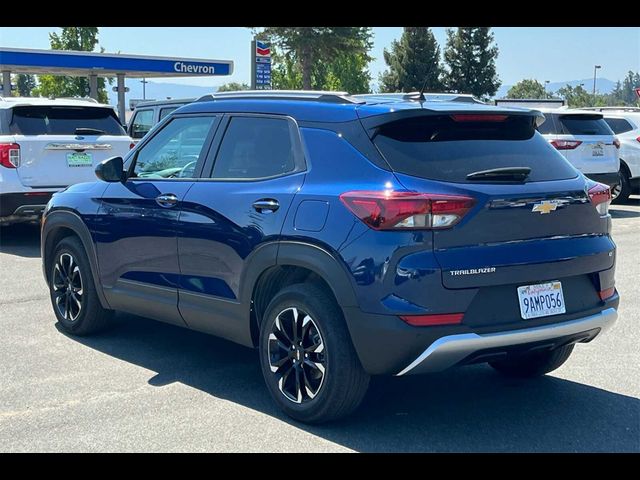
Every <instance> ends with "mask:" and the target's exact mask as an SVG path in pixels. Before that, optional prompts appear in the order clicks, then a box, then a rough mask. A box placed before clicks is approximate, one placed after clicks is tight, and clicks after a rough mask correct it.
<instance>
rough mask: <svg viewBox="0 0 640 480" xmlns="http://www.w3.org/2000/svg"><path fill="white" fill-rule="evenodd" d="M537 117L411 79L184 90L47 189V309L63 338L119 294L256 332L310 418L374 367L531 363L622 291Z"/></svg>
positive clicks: (237, 338)
mask: <svg viewBox="0 0 640 480" xmlns="http://www.w3.org/2000/svg"><path fill="white" fill-rule="evenodd" d="M541 121H542V117H541V114H540V113H539V112H536V111H529V110H522V109H510V108H506V107H493V106H486V105H480V104H473V103H469V102H456V101H435V100H434V101H421V99H420V98H418V97H416V96H411V95H409V96H406V97H404V96H397V97H396V98H392V97H388V96H386V97H385V96H380V97H376V96H364V97H353V96H349V95H347V94H340V93H331V92H262V93H261V92H238V93H228V94H220V95H216V96H215V97H209V98H208V99H204V100H203V101H197V102H194V103H191V104H189V105H186V106H184V107H182V108H180V109H179V110H177V111H175V112H174V113H173V114H172V115H170V116H169V117H167V118H165V119H164V120H163V121H162V122H161V123H160V124H159V125H158V126H157V127H156V128H154V130H153V131H152V132H150V134H149V135H147V136H145V138H144V139H143V140H142V141H141V142H140V144H138V146H137V147H136V148H135V149H134V150H133V151H132V152H131V153H129V154H128V155H127V157H126V158H125V159H124V161H123V159H122V158H113V159H111V160H108V161H105V162H103V163H102V164H101V165H100V166H99V167H98V168H97V169H96V173H97V175H98V177H99V178H101V179H102V180H103V181H96V182H94V183H85V184H80V185H76V186H74V187H71V188H68V189H67V190H65V191H64V192H62V193H59V194H57V195H55V196H54V198H53V199H52V200H51V202H50V203H49V204H48V206H47V208H46V212H45V215H44V219H43V226H42V260H43V269H44V275H45V278H46V280H47V282H48V284H49V287H50V292H51V300H52V304H53V309H54V312H55V315H56V317H57V319H58V321H59V322H60V324H61V325H62V327H63V328H64V329H65V330H66V331H68V332H70V333H72V334H76V335H87V334H90V333H93V332H96V331H98V330H100V329H101V328H103V327H104V326H105V325H106V324H107V323H108V321H109V318H110V316H111V314H112V312H113V311H115V310H119V311H124V312H130V313H132V314H138V315H143V316H146V317H150V318H154V319H157V320H161V321H164V322H168V323H171V324H174V325H179V326H182V327H188V328H191V329H194V330H199V331H202V332H207V333H211V334H214V335H218V336H220V337H224V338H227V339H229V340H232V341H234V342H237V343H240V344H242V345H246V346H248V347H255V348H258V349H259V352H260V355H259V356H260V361H261V364H262V372H263V374H264V379H265V381H266V384H267V386H268V389H269V392H270V393H271V395H272V397H273V399H274V400H275V402H276V403H277V404H278V405H279V406H280V407H281V408H282V409H283V410H284V411H285V412H286V413H287V414H288V415H290V416H292V417H293V418H295V419H298V420H301V421H305V422H322V421H327V420H331V419H335V418H338V417H341V416H344V415H347V414H348V413H349V412H351V411H353V410H354V409H355V408H356V407H357V406H358V405H359V403H360V402H361V400H362V398H363V396H364V395H365V392H366V390H367V386H368V383H369V377H370V375H408V374H416V373H425V372H434V371H440V370H444V369H447V368H449V367H453V366H458V365H466V364H471V363H478V362H488V363H489V364H490V365H492V366H493V367H494V368H495V369H496V370H497V371H499V372H500V373H502V374H505V375H511V376H518V377H534V376H538V375H543V374H545V373H547V372H550V371H552V370H554V369H556V368H558V367H559V366H560V365H562V364H563V363H564V362H565V360H567V358H568V357H569V355H570V354H571V351H572V350H573V348H574V345H575V344H576V343H581V342H589V341H591V340H593V339H594V338H595V337H597V336H598V335H600V334H601V333H602V332H603V331H604V330H606V329H607V328H609V327H610V326H611V325H612V324H613V323H614V322H615V320H616V317H617V313H616V311H617V307H618V302H619V297H618V294H617V292H616V290H615V286H614V267H615V252H616V247H615V244H614V243H613V241H612V239H611V236H610V227H611V218H610V216H609V214H608V206H609V203H610V200H611V195H610V191H609V188H608V187H607V186H605V185H602V184H598V183H596V182H593V181H592V180H589V179H587V178H586V177H584V176H583V175H582V174H580V173H579V172H578V171H577V170H576V169H575V168H574V167H573V166H571V164H570V163H569V162H567V160H565V158H564V157H563V156H562V155H561V154H560V153H558V151H556V149H554V148H553V147H552V146H551V145H549V143H548V142H547V141H545V139H544V138H543V137H542V136H541V135H540V134H539V133H538V132H537V131H536V125H537V124H539V123H540V122H541ZM427 401H428V399H425V402H427Z"/></svg>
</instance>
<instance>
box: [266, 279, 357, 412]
mask: <svg viewBox="0 0 640 480" xmlns="http://www.w3.org/2000/svg"><path fill="white" fill-rule="evenodd" d="M294 309H295V311H294ZM296 313H297V316H298V321H297V324H298V326H299V328H300V330H298V332H297V335H298V338H300V337H301V338H302V347H304V348H298V349H294V351H291V350H290V345H291V344H292V343H296V342H295V340H296V338H293V342H292V341H290V337H292V336H294V333H293V328H292V324H293V322H294V320H295V315H296ZM307 318H308V319H309V320H307ZM283 347H284V348H283ZM259 351H260V364H261V367H262V374H263V376H264V379H265V382H266V384H267V388H268V390H269V393H270V394H271V397H272V398H273V400H274V401H275V403H276V404H277V405H278V406H279V407H280V408H281V409H282V410H283V411H284V412H285V413H286V414H287V415H289V416H290V417H291V418H293V419H295V420H298V421H300V422H304V423H324V422H328V421H331V420H336V419H339V418H342V417H345V416H346V415H348V414H350V413H351V412H353V411H354V410H355V409H356V408H357V407H358V406H359V405H360V403H361V402H362V399H363V398H364V395H365V394H366V392H367V388H368V386H369V375H367V373H366V372H365V371H364V370H363V368H362V365H361V364H360V360H359V359H358V356H357V354H356V352H355V349H354V347H353V344H352V343H351V337H350V335H349V331H348V329H347V326H346V324H345V321H344V317H343V315H342V310H341V309H340V307H339V306H338V305H337V304H336V302H335V300H334V299H333V298H332V296H330V295H328V294H327V293H326V292H325V291H324V290H323V289H322V288H319V287H318V286H315V285H312V284H306V283H305V284H302V283H300V284H295V285H291V286H289V287H286V288H284V289H283V290H281V291H280V292H278V294H277V295H276V296H275V297H274V298H273V300H272V301H271V302H270V303H269V305H268V306H267V309H266V311H265V315H264V317H263V321H262V324H261V326H260V343H259ZM275 363H279V366H274V364H275ZM312 364H313V365H312ZM318 365H319V366H318ZM273 369H276V370H275V371H272V370H273ZM300 371H301V372H302V373H299V372H300ZM287 372H289V373H287ZM292 375H293V377H292ZM297 375H299V377H298V378H299V382H300V383H299V384H300V385H304V388H297V384H296V380H298V378H296V376H297ZM281 379H282V380H283V382H282V384H281V383H280V380H281ZM305 380H306V382H308V383H305ZM307 385H308V386H307Z"/></svg>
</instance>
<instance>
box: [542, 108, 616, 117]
mask: <svg viewBox="0 0 640 480" xmlns="http://www.w3.org/2000/svg"><path fill="white" fill-rule="evenodd" d="M535 110H538V111H540V112H542V113H557V114H558V115H594V114H595V115H604V112H596V111H594V110H578V109H575V108H565V107H560V108H547V107H539V108H536V109H535Z"/></svg>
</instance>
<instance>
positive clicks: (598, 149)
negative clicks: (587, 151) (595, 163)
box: [591, 145, 604, 157]
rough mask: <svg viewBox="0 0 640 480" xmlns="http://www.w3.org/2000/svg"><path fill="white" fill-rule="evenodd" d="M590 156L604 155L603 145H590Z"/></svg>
mask: <svg viewBox="0 0 640 480" xmlns="http://www.w3.org/2000/svg"><path fill="white" fill-rule="evenodd" d="M591 156H592V157H604V147H603V146H602V145H593V146H592V147H591Z"/></svg>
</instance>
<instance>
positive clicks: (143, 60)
mask: <svg viewBox="0 0 640 480" xmlns="http://www.w3.org/2000/svg"><path fill="white" fill-rule="evenodd" d="M0 72H2V93H1V94H2V95H6V96H9V95H10V94H11V75H12V74H17V73H26V74H37V75H43V74H48V75H66V76H76V77H77V76H82V77H87V78H88V79H89V92H88V94H89V96H90V97H91V98H94V99H95V98H97V96H98V77H115V78H116V87H115V88H114V90H115V91H116V92H117V93H118V115H119V116H120V119H121V121H123V122H124V119H125V111H126V108H125V93H126V90H127V89H126V87H125V84H124V83H125V78H126V77H129V78H158V77H218V76H227V75H231V74H232V73H233V61H231V60H207V59H201V58H172V57H149V56H142V55H126V54H117V53H96V52H79V51H72V50H33V49H24V48H5V47H0Z"/></svg>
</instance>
